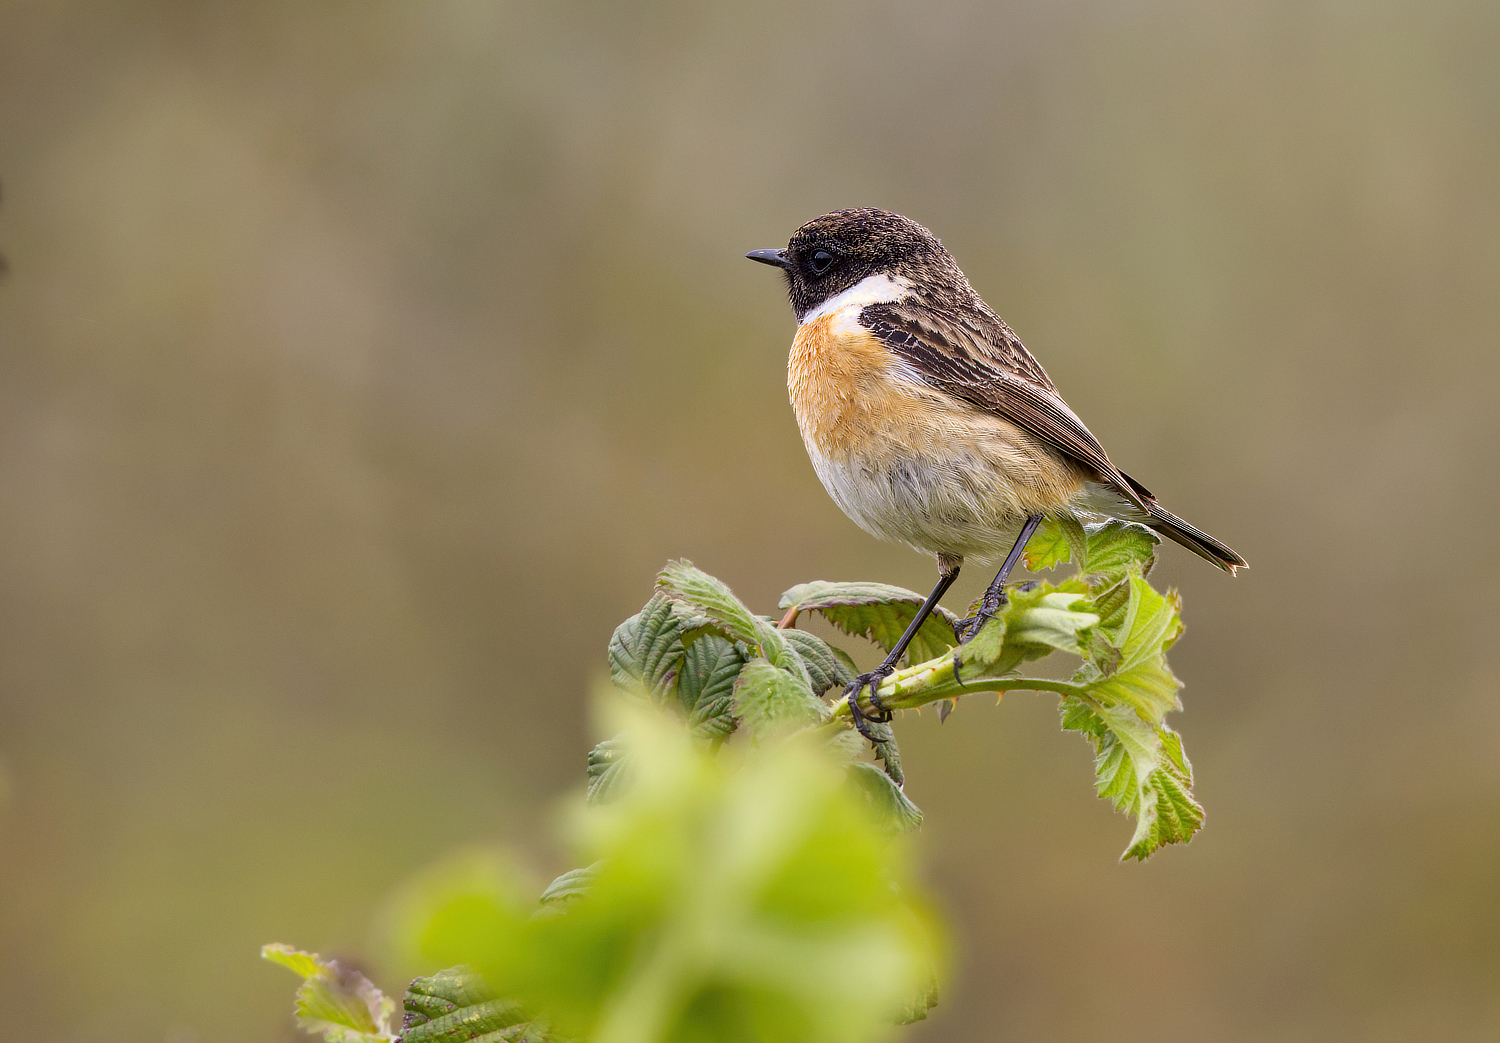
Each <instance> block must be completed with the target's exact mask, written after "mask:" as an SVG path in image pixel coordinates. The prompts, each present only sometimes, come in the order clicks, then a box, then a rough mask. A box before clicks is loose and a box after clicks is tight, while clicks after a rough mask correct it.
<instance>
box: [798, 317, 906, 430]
mask: <svg viewBox="0 0 1500 1043" xmlns="http://www.w3.org/2000/svg"><path fill="white" fill-rule="evenodd" d="M894 369H895V362H894V359H893V358H892V357H891V354H890V352H889V351H887V350H886V348H885V346H884V345H883V344H881V343H880V341H879V340H877V339H876V338H875V337H874V336H873V335H872V334H870V333H869V332H868V331H867V330H865V329H864V328H863V327H861V326H859V325H858V323H857V322H850V321H849V320H848V319H843V320H842V321H841V316H840V315H839V314H833V315H825V316H823V317H821V318H818V319H815V320H813V321H812V322H809V323H807V324H806V325H804V326H801V327H799V328H798V330H797V338H796V340H794V341H792V354H791V358H790V360H789V362H788V366H787V390H788V391H789V392H790V393H791V399H792V410H793V411H794V412H795V413H796V414H797V426H798V427H800V428H801V429H802V438H803V441H805V442H806V443H807V447H808V449H809V450H815V451H817V452H819V453H822V454H823V455H825V456H834V457H846V456H848V455H849V454H851V453H858V452H859V451H860V450H861V449H863V448H865V447H866V446H867V445H868V441H869V437H870V435H871V434H872V433H873V432H872V425H873V424H874V423H877V422H879V419H880V418H889V417H890V416H891V415H892V413H893V412H901V411H902V406H903V401H902V400H906V399H909V395H906V394H903V393H902V392H900V391H899V390H898V389H897V388H896V387H895V386H894V384H893V382H892V380H893V376H894V373H893V370H894Z"/></svg>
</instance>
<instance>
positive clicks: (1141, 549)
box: [1073, 518, 1161, 591]
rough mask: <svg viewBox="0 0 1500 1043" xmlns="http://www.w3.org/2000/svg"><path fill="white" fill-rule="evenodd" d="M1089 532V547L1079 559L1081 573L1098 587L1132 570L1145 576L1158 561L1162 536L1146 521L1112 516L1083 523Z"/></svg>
mask: <svg viewBox="0 0 1500 1043" xmlns="http://www.w3.org/2000/svg"><path fill="white" fill-rule="evenodd" d="M1084 531H1085V532H1086V533H1087V534H1088V549H1087V552H1086V554H1085V556H1084V560H1082V561H1079V560H1078V557H1077V555H1074V559H1073V560H1074V561H1075V562H1078V572H1079V575H1081V576H1083V577H1085V578H1086V579H1087V580H1088V582H1089V585H1090V586H1091V587H1093V588H1094V589H1095V590H1096V591H1100V590H1104V589H1105V588H1107V587H1111V586H1113V585H1114V584H1115V583H1118V582H1119V581H1120V580H1122V579H1124V578H1125V574H1126V573H1127V572H1130V571H1132V570H1139V572H1140V574H1141V575H1142V576H1144V575H1146V574H1148V573H1149V572H1150V571H1151V566H1153V565H1155V564H1156V548H1157V545H1158V544H1160V543H1161V537H1160V536H1158V535H1156V533H1154V532H1152V531H1151V530H1150V529H1148V528H1146V526H1144V525H1139V524H1137V523H1135V522H1127V521H1120V520H1119V519H1117V518H1110V519H1109V520H1108V521H1103V522H1091V523H1090V524H1088V525H1086V526H1084Z"/></svg>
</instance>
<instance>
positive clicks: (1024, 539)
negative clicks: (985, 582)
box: [963, 514, 1042, 641]
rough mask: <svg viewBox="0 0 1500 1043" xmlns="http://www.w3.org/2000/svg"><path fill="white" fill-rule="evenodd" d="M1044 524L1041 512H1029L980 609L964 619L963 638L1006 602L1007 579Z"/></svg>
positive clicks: (969, 634) (974, 630) (976, 631)
mask: <svg viewBox="0 0 1500 1043" xmlns="http://www.w3.org/2000/svg"><path fill="white" fill-rule="evenodd" d="M1041 524H1042V516H1041V515H1040V514H1028V515H1027V516H1026V523H1025V524H1024V525H1022V526H1021V532H1020V534H1019V535H1017V536H1016V542H1015V546H1013V547H1011V549H1010V553H1009V554H1007V555H1006V556H1005V564H1003V565H1001V566H1000V571H999V572H997V573H995V579H994V582H992V583H991V584H990V585H989V588H988V589H987V590H986V591H985V592H984V600H983V601H981V602H980V603H979V611H978V612H976V613H975V614H974V618H973V619H972V620H967V619H966V620H964V622H965V623H967V624H968V630H967V633H965V634H964V635H963V640H965V641H967V640H969V638H971V637H973V636H974V635H975V634H977V633H979V630H980V628H981V627H983V626H984V625H985V624H986V623H988V622H989V621H990V620H992V619H994V618H995V613H997V612H999V611H1000V607H1001V606H1002V605H1004V604H1005V581H1006V580H1007V579H1009V578H1010V570H1011V569H1013V568H1015V567H1016V562H1018V561H1020V560H1021V552H1022V551H1023V550H1025V549H1026V544H1027V543H1029V542H1031V537H1032V535H1033V534H1034V533H1035V532H1036V530H1037V526H1039V525H1041Z"/></svg>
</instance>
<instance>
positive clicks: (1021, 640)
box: [1005, 584, 1099, 658]
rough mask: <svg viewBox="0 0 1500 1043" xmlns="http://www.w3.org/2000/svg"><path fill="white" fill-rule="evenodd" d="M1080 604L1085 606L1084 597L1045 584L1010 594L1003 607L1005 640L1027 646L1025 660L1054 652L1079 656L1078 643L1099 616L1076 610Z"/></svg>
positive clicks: (1080, 654)
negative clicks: (1004, 608)
mask: <svg viewBox="0 0 1500 1043" xmlns="http://www.w3.org/2000/svg"><path fill="white" fill-rule="evenodd" d="M1080 604H1081V605H1084V606H1087V605H1088V599H1087V598H1086V597H1085V596H1084V595H1082V594H1077V593H1074V592H1072V591H1059V590H1054V589H1053V588H1052V587H1050V586H1049V585H1047V584H1039V585H1038V586H1037V587H1036V588H1035V589H1034V590H1030V591H1024V592H1023V591H1017V592H1014V593H1012V594H1011V595H1010V603H1009V604H1008V605H1007V606H1006V612H1005V640H1006V641H1007V642H1008V643H1014V644H1017V645H1025V646H1029V649H1028V652H1029V654H1028V656H1027V658H1040V657H1041V656H1043V655H1047V654H1048V653H1050V652H1052V651H1054V650H1056V651H1059V652H1068V653H1070V654H1072V655H1076V656H1082V655H1083V654H1084V650H1083V646H1082V643H1081V641H1082V639H1083V638H1084V637H1086V636H1087V634H1088V632H1089V630H1090V629H1091V628H1092V627H1094V626H1095V625H1097V624H1098V622H1099V617H1098V616H1097V615H1095V614H1094V613H1092V612H1088V611H1078V610H1077V607H1078V606H1079V605H1080Z"/></svg>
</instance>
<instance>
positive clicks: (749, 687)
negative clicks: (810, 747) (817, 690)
mask: <svg viewBox="0 0 1500 1043" xmlns="http://www.w3.org/2000/svg"><path fill="white" fill-rule="evenodd" d="M734 700H735V712H736V715H737V716H738V717H739V719H740V720H741V722H743V723H744V724H745V725H746V726H747V727H748V728H750V730H751V732H752V734H754V735H756V736H763V735H766V734H769V733H773V732H779V731H786V730H788V729H792V728H798V727H803V726H806V725H809V724H816V723H818V721H819V720H821V719H822V717H823V715H824V714H825V713H826V712H827V710H826V708H825V707H824V705H823V704H822V703H821V702H819V701H818V699H817V697H816V696H814V695H813V693H812V689H811V688H809V687H807V686H806V685H805V684H803V683H801V681H800V680H799V679H798V678H797V677H795V676H793V675H792V674H789V673H787V671H785V670H780V669H778V668H777V667H775V666H773V665H772V664H771V662H770V661H769V660H766V659H760V658H756V659H752V660H750V662H748V663H746V664H745V665H744V666H743V667H741V668H740V674H739V677H738V678H737V679H736V681H735V688H734Z"/></svg>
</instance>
